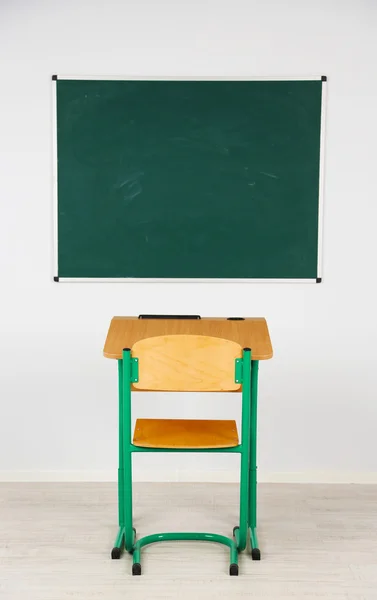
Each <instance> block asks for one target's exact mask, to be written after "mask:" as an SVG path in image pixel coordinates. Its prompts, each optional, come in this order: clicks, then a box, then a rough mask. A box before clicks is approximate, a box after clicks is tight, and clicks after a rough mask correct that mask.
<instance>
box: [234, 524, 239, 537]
mask: <svg viewBox="0 0 377 600" xmlns="http://www.w3.org/2000/svg"><path fill="white" fill-rule="evenodd" d="M236 529H239V527H238V525H236V526H235V527H233V536H234V532H235V531H236Z"/></svg>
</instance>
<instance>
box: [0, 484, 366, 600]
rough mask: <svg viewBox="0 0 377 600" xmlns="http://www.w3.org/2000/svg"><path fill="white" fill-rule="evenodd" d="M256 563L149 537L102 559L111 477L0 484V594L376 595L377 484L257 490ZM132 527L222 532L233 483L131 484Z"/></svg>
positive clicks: (43, 597)
mask: <svg viewBox="0 0 377 600" xmlns="http://www.w3.org/2000/svg"><path fill="white" fill-rule="evenodd" d="M259 504H260V511H259V518H260V526H259V537H260V547H261V550H262V561H261V562H252V561H251V558H250V556H249V555H248V554H246V553H244V554H243V555H241V557H240V575H239V577H229V575H228V574H227V573H228V560H229V555H228V550H227V549H226V548H225V547H223V546H220V545H217V544H211V543H205V542H198V543H197V542H171V543H161V544H154V545H151V546H148V547H147V548H145V549H144V550H143V552H142V566H143V575H142V576H141V577H132V575H131V559H130V557H129V556H128V555H123V557H122V559H121V560H120V561H112V560H111V559H110V550H111V548H112V545H113V540H114V538H115V534H116V529H117V527H116V520H117V509H116V488H115V485H113V484H90V483H82V484H56V483H54V484H26V483H25V484H14V483H13V484H10V483H9V484H0V598H1V600H3V599H4V600H20V599H22V600H23V599H25V600H100V599H101V600H103V599H106V600H120V599H121V600H155V599H156V600H157V599H158V600H159V599H161V600H162V599H167V598H174V599H177V600H185V599H188V598H190V599H193V600H204V599H206V600H208V599H212V598H213V599H215V598H216V600H221V599H223V598H227V599H229V600H232V599H233V598H235V599H238V598H259V599H263V600H265V599H271V600H279V599H281V598H287V599H288V598H297V599H300V600H308V599H316V600H318V599H319V598H331V599H334V600H335V599H336V600H341V599H346V598H347V599H350V600H351V599H352V600H361V599H363V600H366V599H368V600H369V599H373V600H376V599H377V486H373V485H365V486H363V485H332V486H331V485H282V484H268V485H267V484H264V485H263V484H262V485H260V486H259ZM134 513H135V525H136V528H137V530H138V534H141V535H143V534H146V533H151V532H156V531H174V530H182V529H183V530H188V531H189V530H192V531H195V530H203V531H211V532H218V533H224V534H226V535H230V534H231V531H232V527H233V525H235V524H236V522H237V513H238V497H237V486H235V485H233V484H227V485H220V484H208V485H207V484H202V483H201V484H178V483H172V484H136V485H135V495H134Z"/></svg>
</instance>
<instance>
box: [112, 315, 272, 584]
mask: <svg viewBox="0 0 377 600" xmlns="http://www.w3.org/2000/svg"><path fill="white" fill-rule="evenodd" d="M174 335H194V336H201V335H202V336H210V337H212V338H223V339H226V340H230V341H232V342H236V343H237V344H239V345H240V346H241V348H242V349H243V351H242V361H243V363H242V374H241V375H240V379H238V378H237V377H238V375H236V373H237V370H236V371H235V375H234V381H235V382H236V383H237V384H240V385H237V389H236V391H240V389H239V388H241V387H242V390H241V392H242V436H241V443H239V442H238V436H237V437H236V434H237V429H236V425H235V422H234V431H233V422H225V421H224V422H221V431H220V433H221V435H222V438H223V439H222V440H221V443H220V444H219V445H218V444H217V442H216V443H214V440H213V436H212V438H211V443H209V444H208V443H207V437H208V429H210V428H211V427H213V423H212V422H210V421H206V422H204V424H205V433H206V436H205V438H206V439H205V441H202V442H201V444H198V440H197V434H198V431H199V429H200V428H201V427H202V425H201V423H202V422H200V423H199V425H198V421H193V422H192V423H191V422H188V423H189V424H188V425H187V422H186V423H185V436H186V438H185V443H184V444H182V433H180V432H179V431H178V433H179V435H178V438H179V439H178V442H177V443H172V440H171V438H172V436H171V435H170V437H169V444H165V445H164V444H162V445H161V420H160V422H157V425H158V434H157V438H158V439H157V441H156V436H155V435H154V434H155V430H156V420H148V423H147V426H148V427H149V430H148V431H147V436H145V431H146V429H145V427H146V425H145V424H144V425H143V427H144V430H143V431H142V428H141V425H140V426H139V427H138V426H137V427H136V432H135V436H134V441H133V442H132V441H131V422H132V419H131V390H135V391H137V388H136V389H135V386H134V385H133V382H138V381H139V374H138V366H139V363H138V360H139V358H138V355H137V348H138V347H135V349H134V351H135V353H136V357H132V356H131V352H130V350H129V349H132V348H133V347H134V346H135V344H136V342H140V341H142V340H145V339H147V338H155V337H156V338H157V337H159V336H174ZM154 341H156V340H154ZM124 349H127V350H124ZM250 349H251V352H250ZM123 350H124V351H123ZM139 350H140V346H139ZM238 350H239V352H240V353H241V350H240V349H238ZM140 351H141V350H140ZM103 353H104V355H105V357H106V358H113V359H117V360H118V378H119V469H118V509H119V510H118V512H119V515H118V516H119V518H118V520H119V530H118V535H117V537H116V540H115V546H114V548H113V550H112V553H111V556H112V558H120V556H121V553H122V552H123V549H124V548H125V549H126V550H127V551H128V552H130V553H132V556H133V567H132V573H133V574H134V575H140V574H141V565H140V550H141V548H142V547H143V546H144V545H146V544H150V543H152V542H156V541H164V540H173V539H175V540H178V539H197V540H199V539H200V540H206V541H216V542H219V543H221V544H225V545H226V546H228V547H229V548H230V554H231V558H230V562H231V564H230V574H231V575H237V574H238V564H237V561H238V552H239V551H242V550H244V549H245V547H246V540H247V538H248V539H249V542H250V548H251V555H252V558H253V559H254V560H259V559H260V550H259V547H258V537H257V530H256V525H257V466H256V455H257V395H258V365H259V361H260V360H266V359H269V358H272V346H271V340H270V335H269V332H268V327H267V323H266V320H265V319H264V318H248V319H237V320H234V319H229V318H225V317H224V318H203V319H200V318H189V317H186V318H184V317H175V318H166V316H164V317H156V316H155V317H154V318H140V317H114V318H113V319H112V321H111V323H110V327H109V331H108V334H107V338H106V342H105V346H104V350H103ZM141 356H142V355H141ZM211 356H212V357H213V354H211ZM140 360H142V359H140ZM153 360H154V359H153ZM216 360H217V359H216ZM234 360H235V369H237V361H238V360H241V359H240V358H235V359H234ZM135 364H137V374H136V375H134V374H133V371H132V365H135ZM216 365H217V363H216ZM228 383H229V382H228ZM241 384H242V386H241ZM151 389H156V387H153V388H151ZM159 389H163V388H159ZM174 389H176V388H174ZM195 389H196V390H197V389H198V388H197V387H196V388H195ZM225 389H227V390H231V389H232V388H230V387H229V385H228V386H227V387H226V388H225ZM182 391H187V390H186V389H185V390H182ZM217 391H220V390H217ZM244 417H245V418H244ZM215 425H216V434H217V435H218V433H219V423H218V422H215ZM163 427H165V429H166V431H165V430H164V432H163V433H164V436H165V438H166V436H167V434H169V431H170V434H171V430H174V432H176V431H177V428H178V430H179V427H181V423H180V422H177V421H174V422H173V421H170V422H168V421H167V420H165V421H164V425H163ZM198 428H199V429H198ZM202 429H203V428H202ZM202 429H200V432H201V433H203V432H202ZM194 430H195V431H194ZM193 431H194V434H195V435H194V437H195V444H192V443H191V441H190V440H191V439H192V437H193V435H192V433H193ZM224 432H225V434H226V435H225V437H226V438H227V440H228V441H226V440H225V439H224V435H223V434H224ZM143 435H144V438H145V437H147V438H148V440H149V441H148V440H147V441H146V440H145V439H144V440H141V441H142V442H143V443H140V439H139V438H142V437H143ZM190 436H191V437H190ZM228 438H229V439H228ZM203 439H204V438H203ZM229 440H230V441H229ZM136 442H138V443H136ZM190 443H191V446H193V447H191V446H190ZM161 451H164V452H166V451H168V452H191V451H195V452H209V451H210V452H224V453H227V452H238V453H240V454H241V476H240V481H241V483H240V525H239V526H237V527H235V528H234V529H233V537H232V538H227V537H225V536H220V535H217V534H208V533H164V534H161V533H159V534H154V535H150V536H147V537H145V538H141V539H139V540H138V541H135V540H136V531H135V530H134V529H133V526H132V523H133V521H132V461H131V456H132V453H134V452H161Z"/></svg>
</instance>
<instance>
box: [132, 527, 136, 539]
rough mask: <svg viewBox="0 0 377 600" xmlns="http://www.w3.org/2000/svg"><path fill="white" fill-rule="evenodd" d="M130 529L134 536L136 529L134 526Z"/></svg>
mask: <svg viewBox="0 0 377 600" xmlns="http://www.w3.org/2000/svg"><path fill="white" fill-rule="evenodd" d="M132 531H133V532H134V534H135V537H136V529H135V527H132Z"/></svg>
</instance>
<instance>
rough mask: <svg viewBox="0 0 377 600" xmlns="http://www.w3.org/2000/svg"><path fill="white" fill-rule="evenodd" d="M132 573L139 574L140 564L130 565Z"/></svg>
mask: <svg viewBox="0 0 377 600" xmlns="http://www.w3.org/2000/svg"><path fill="white" fill-rule="evenodd" d="M132 575H141V564H140V563H135V564H134V565H132Z"/></svg>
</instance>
